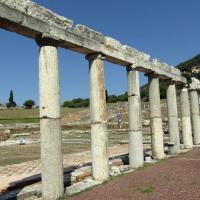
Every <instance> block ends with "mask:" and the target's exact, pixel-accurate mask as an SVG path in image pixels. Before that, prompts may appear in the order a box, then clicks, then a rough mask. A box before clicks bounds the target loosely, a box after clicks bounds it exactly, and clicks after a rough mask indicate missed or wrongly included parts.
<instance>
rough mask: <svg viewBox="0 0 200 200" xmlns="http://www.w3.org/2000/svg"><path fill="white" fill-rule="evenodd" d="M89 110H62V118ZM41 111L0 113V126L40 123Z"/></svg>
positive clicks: (25, 110)
mask: <svg viewBox="0 0 200 200" xmlns="http://www.w3.org/2000/svg"><path fill="white" fill-rule="evenodd" d="M87 109H88V108H61V113H62V116H65V115H67V114H69V113H70V114H72V113H75V112H81V111H84V110H87ZM38 122H39V109H38V108H34V109H12V110H8V109H6V110H1V111H0V124H14V123H38Z"/></svg>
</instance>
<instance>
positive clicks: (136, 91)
mask: <svg viewBox="0 0 200 200" xmlns="http://www.w3.org/2000/svg"><path fill="white" fill-rule="evenodd" d="M127 74H128V124H129V164H130V166H131V167H133V168H137V167H142V166H143V163H144V152H143V136H142V124H141V102H140V84H139V72H137V71H135V70H133V69H130V68H127Z"/></svg>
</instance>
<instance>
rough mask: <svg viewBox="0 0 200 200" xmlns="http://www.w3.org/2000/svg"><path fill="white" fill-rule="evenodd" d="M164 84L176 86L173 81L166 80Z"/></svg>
mask: <svg viewBox="0 0 200 200" xmlns="http://www.w3.org/2000/svg"><path fill="white" fill-rule="evenodd" d="M166 83H167V84H168V85H176V84H177V82H176V81H175V80H174V79H167V80H166Z"/></svg>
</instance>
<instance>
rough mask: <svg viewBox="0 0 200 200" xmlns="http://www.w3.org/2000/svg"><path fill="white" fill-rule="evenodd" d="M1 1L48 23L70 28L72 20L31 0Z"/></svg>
mask: <svg viewBox="0 0 200 200" xmlns="http://www.w3.org/2000/svg"><path fill="white" fill-rule="evenodd" d="M1 2H2V3H4V4H5V5H8V6H9V7H11V8H14V9H16V10H20V11H21V12H23V13H25V14H27V15H30V16H32V17H34V18H38V19H40V20H44V21H45V22H47V23H49V24H54V25H57V26H59V27H62V28H65V29H70V28H71V27H72V25H73V21H72V20H69V19H66V18H65V17H62V16H60V15H58V14H55V13H53V12H52V11H50V10H48V9H46V8H44V7H42V6H39V5H38V4H36V3H34V2H33V1H31V0H17V1H16V0H1Z"/></svg>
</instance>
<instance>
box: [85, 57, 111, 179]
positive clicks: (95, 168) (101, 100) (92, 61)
mask: <svg viewBox="0 0 200 200" xmlns="http://www.w3.org/2000/svg"><path fill="white" fill-rule="evenodd" d="M86 58H87V59H88V60H89V70H90V115H91V143H92V174H93V178H94V179H95V180H106V179H108V178H109V160H108V132H107V113H106V97H105V85H104V65H103V61H102V55H101V54H91V55H88V56H87V57H86Z"/></svg>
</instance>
